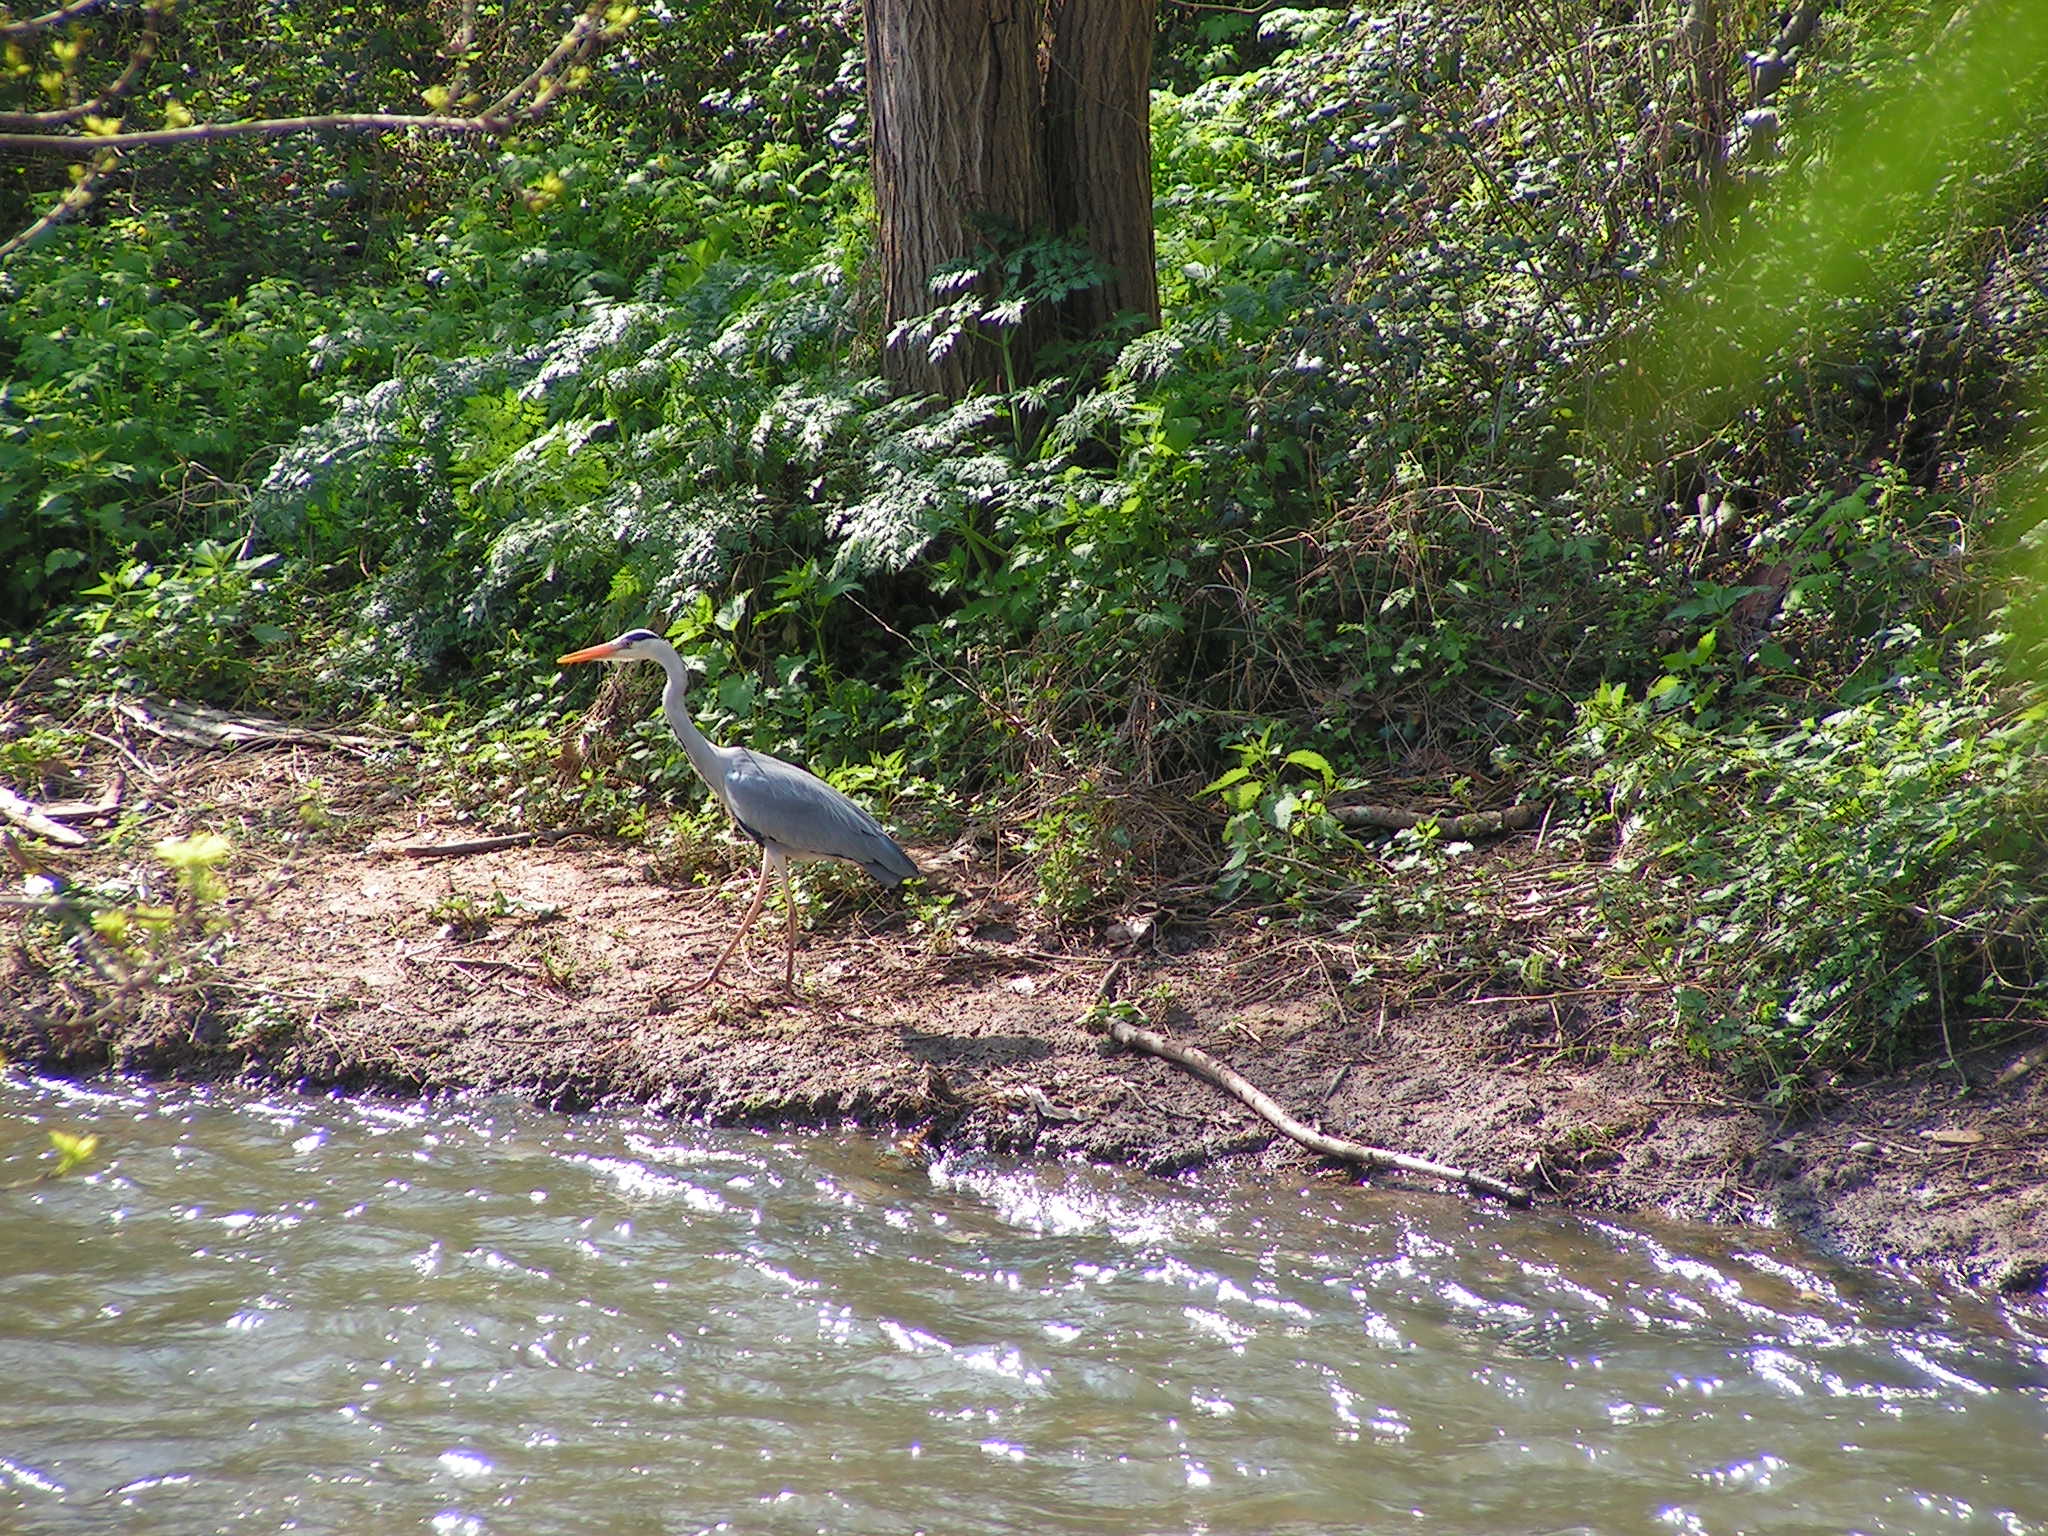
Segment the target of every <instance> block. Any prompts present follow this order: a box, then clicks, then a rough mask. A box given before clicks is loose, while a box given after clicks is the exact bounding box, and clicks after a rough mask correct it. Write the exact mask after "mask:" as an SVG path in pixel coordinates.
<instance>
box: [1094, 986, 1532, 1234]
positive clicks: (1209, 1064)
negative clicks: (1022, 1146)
mask: <svg viewBox="0 0 2048 1536" xmlns="http://www.w3.org/2000/svg"><path fill="white" fill-rule="evenodd" d="M1113 979H1114V978H1113V976H1110V977H1105V978H1103V981H1104V986H1103V995H1104V996H1108V995H1109V992H1110V990H1111V989H1110V987H1109V985H1108V983H1109V982H1110V981H1111V980H1113ZM1102 1027H1103V1028H1104V1029H1105V1030H1106V1031H1107V1033H1108V1035H1109V1038H1110V1039H1112V1040H1114V1041H1115V1042H1116V1043H1117V1044H1118V1045H1124V1046H1131V1047H1134V1048H1136V1049H1137V1050H1141V1051H1146V1052H1149V1053H1150V1054H1151V1055H1154V1056H1158V1057H1160V1058H1162V1059H1163V1060H1166V1061H1170V1062H1172V1063H1173V1064H1174V1065H1175V1066H1180V1067H1185V1068H1187V1069H1188V1071H1190V1072H1192V1073H1194V1074H1195V1075H1196V1076H1197V1077H1205V1078H1207V1079H1208V1080H1209V1081H1210V1082H1212V1083H1214V1084H1215V1085H1216V1086H1217V1087H1219V1088H1221V1089H1222V1090H1223V1091H1224V1092H1226V1093H1228V1094H1230V1095H1232V1096H1233V1097H1235V1098H1236V1099H1237V1100H1238V1101H1239V1102H1240V1103H1242V1104H1244V1105H1246V1106H1247V1107H1248V1108H1250V1109H1251V1110H1253V1111H1254V1112H1255V1113H1257V1114H1258V1115H1259V1116H1260V1117H1261V1118H1262V1119H1264V1120H1265V1121H1266V1122H1267V1123H1268V1124H1269V1125H1271V1126H1273V1127H1274V1128H1275V1129H1276V1130H1279V1131H1281V1132H1282V1133H1284V1134H1285V1135H1288V1136H1291V1137H1293V1138H1294V1140H1296V1141H1298V1142H1300V1143H1301V1144H1302V1145H1303V1146H1304V1147H1307V1148H1308V1149H1309V1150H1310V1151H1311V1152H1316V1153H1320V1154H1321V1155H1322V1156H1324V1157H1334V1158H1336V1159H1338V1160H1339V1161H1341V1162H1347V1163H1358V1164H1361V1165H1362V1166H1364V1167H1366V1168H1369V1169H1370V1168H1399V1169H1401V1170H1402V1171H1403V1172H1406V1173H1421V1174H1427V1175H1429V1176H1430V1177H1431V1178H1435V1179H1445V1180H1448V1181H1449V1182H1451V1183H1453V1184H1462V1185H1464V1186H1465V1187H1466V1188H1467V1189H1469V1190H1473V1191H1474V1192H1476V1193H1478V1194H1482V1195H1493V1196H1494V1197H1496V1198H1497V1199H1500V1200H1504V1201H1506V1202H1507V1203H1508V1204H1509V1205H1513V1206H1523V1207H1526V1206H1528V1205H1529V1204H1531V1196H1530V1194H1529V1192H1528V1191H1527V1190H1525V1189H1519V1188H1517V1187H1516V1186H1515V1185H1513V1184H1507V1183H1503V1182H1502V1181H1501V1180H1499V1179H1496V1178H1491V1177H1489V1176H1488V1175H1486V1174H1483V1173H1473V1172H1471V1171H1469V1170H1467V1169H1464V1168H1453V1167H1451V1166H1450V1165H1449V1164H1448V1163H1434V1162H1430V1161H1429V1160H1428V1159H1427V1158H1420V1157H1409V1156H1407V1155H1406V1154H1404V1153H1400V1152H1390V1151H1388V1150H1387V1149H1386V1148H1384V1147H1369V1146H1367V1145H1365V1143H1364V1142H1360V1141H1347V1140H1346V1139H1345V1138H1344V1137H1342V1136H1326V1135H1324V1134H1323V1132H1321V1131H1318V1130H1313V1129H1311V1128H1310V1127H1308V1126H1306V1125H1303V1124H1302V1123H1301V1122H1300V1121H1299V1120H1297V1119H1295V1118H1294V1116H1292V1115H1290V1114H1288V1113H1287V1111H1286V1110H1284V1109H1282V1108H1281V1107H1280V1106H1279V1105H1278V1104H1276V1103H1275V1102H1274V1101H1273V1100H1272V1099H1271V1098H1269V1097H1268V1096H1267V1095H1266V1094H1264V1093H1262V1092H1261V1091H1260V1090H1259V1089H1257V1088H1255V1087H1254V1086H1252V1084H1250V1083H1248V1082H1246V1081H1245V1079H1244V1078H1242V1077H1240V1076H1239V1075H1238V1074H1237V1073H1236V1072H1234V1071H1232V1070H1231V1069H1230V1068H1229V1067H1226V1066H1225V1065H1224V1064H1223V1063H1222V1062H1220V1061H1218V1060H1217V1059H1216V1058H1215V1057H1213V1056H1211V1055H1210V1054H1209V1053H1208V1052H1207V1051H1202V1050H1197V1049H1196V1048H1195V1047H1194V1046H1192V1045H1181V1044H1179V1043H1178V1042H1177V1041H1173V1040H1169V1039H1167V1038H1166V1037H1165V1036H1164V1035H1162V1034H1159V1033H1157V1032H1156V1031H1154V1030H1149V1029H1140V1028H1138V1027H1137V1026H1136V1025H1135V1024H1127V1023H1125V1022H1124V1021H1123V1020H1122V1019H1117V1018H1108V1019H1104V1020H1103V1023H1102Z"/></svg>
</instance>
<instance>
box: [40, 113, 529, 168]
mask: <svg viewBox="0 0 2048 1536" xmlns="http://www.w3.org/2000/svg"><path fill="white" fill-rule="evenodd" d="M522 118H523V115H522ZM522 118H513V117H435V116H431V115H427V116H413V115H409V114H406V113H400V112H334V113H329V114H328V115H326V116H324V117H258V118H250V119H249V120H247V121H246V122H239V123H194V124H192V125H191V126H190V127H188V128H151V129H148V130H146V131H143V132H139V133H102V134H72V135H66V136H63V137H51V136H50V135H48V134H39V133H0V149H12V150H19V151H22V152H25V153H27V154H31V155H53V156H57V157H60V158H63V159H68V160H83V159H85V158H87V157H88V156H91V155H96V154H98V153H100V151H102V150H108V149H114V150H124V149H154V148H158V147H160V146H162V145H166V144H199V143H204V142H205V141H207V140H209V139H237V138H247V137H249V136H250V135H251V134H255V135H258V136H267V137H270V138H282V137H284V136H285V135H288V134H294V133H389V132H392V131H395V130H397V129H400V128H421V129H425V130H427V131H429V132H432V133H457V134H468V133H504V132H506V131H507V130H509V129H512V128H516V127H517V126H518V125H519V122H520V121H521V120H522Z"/></svg>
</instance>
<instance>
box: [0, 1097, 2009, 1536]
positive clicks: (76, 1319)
mask: <svg viewBox="0 0 2048 1536" xmlns="http://www.w3.org/2000/svg"><path fill="white" fill-rule="evenodd" d="M52 1128H55V1129H62V1130H70V1131H80V1132H84V1131H90V1132H95V1133H97V1134H98V1135H99V1137H100V1155H99V1157H98V1158H97V1159H96V1161H95V1163H94V1164H93V1165H92V1166H91V1167H90V1168H89V1169H88V1170H87V1171H83V1172H78V1173H73V1174H72V1175H69V1176H67V1177H65V1178H63V1179H59V1180H55V1181H49V1182H41V1183H34V1184H29V1185H26V1186H21V1187H13V1188H9V1189H7V1190H6V1191H4V1192H0V1296H4V1298H5V1305H4V1308H0V1532H6V1533H8V1536H27V1533H44V1532H105V1531H123V1532H166V1533H172V1532H175V1533H180V1536H186V1533H195V1532H208V1531H233V1532H242V1531H300V1532H337V1533H339V1532H351V1533H354V1532H397V1531H425V1532H431V1533H438V1536H471V1533H476V1536H482V1533H512V1532H518V1533H546V1532H577V1533H610V1532H620V1533H630V1532H663V1533H670V1532H674V1533H694V1532H703V1531H732V1532H809V1531H831V1532H842V1531H843V1532H913V1531H923V1532H931V1533H935V1536H936V1533H969V1532H971V1533H989V1532H1018V1533H1027V1532H1028V1533H1064V1532H1074V1533H1116V1536H1126V1533H1132V1536H1135V1533H1146V1532H1210V1533H1224V1532H1246V1533H1304V1536H1306V1533H1318V1536H1322V1533H1333V1532H1373V1533H1379V1532H1430V1533H1443V1532H1449V1533H1462V1532H1470V1533H1481V1536H1504V1533H1536V1532H1545V1533H1555V1532H1615V1533H1624V1532H1626V1533H1635V1532H1675V1533H1689V1532H1713V1533H1728V1532H1757V1533H1779V1532H1793V1531H1833V1532H1850V1531H1854V1532H1872V1533H1875V1532H1901V1533H1908V1532H1909V1533H1915V1536H1921V1533H1928V1532H1980V1531H1981V1532H1999V1533H2048V1320H2044V1319H2043V1318H2042V1317H2041V1316H2040V1315H2039V1314H2036V1313H2028V1312H2024V1311H2018V1310H2007V1309H2005V1308H2003V1307H2002V1306H2000V1305H1999V1304H1997V1303H1992V1302H1986V1301H1982V1300H1976V1299H1971V1298H1968V1297H1965V1296H1958V1295H1956V1294H1954V1293H1949V1292H1944V1291H1941V1290H1939V1289H1935V1288H1929V1287H1924V1286H1921V1285H1919V1284H1916V1283H1914V1282H1912V1281H1909V1280H1906V1279H1903V1278H1899V1277H1893V1276H1880V1275H1873V1274H1871V1273H1869V1272H1857V1271H1847V1270H1844V1269H1841V1268H1838V1267H1835V1266H1832V1265H1829V1264H1827V1263H1825V1262H1822V1261H1819V1260H1817V1259H1815V1258H1813V1257H1812V1256H1810V1255H1808V1254H1805V1253H1803V1252H1801V1251H1800V1250H1799V1249H1797V1248H1796V1247H1794V1246H1792V1245H1790V1244H1789V1243H1786V1242H1783V1241H1780V1240H1777V1239H1775V1238H1772V1237H1770V1236H1768V1235H1758V1234H1755V1233H1727V1232H1716V1231H1706V1230H1700V1229H1693V1228H1671V1227H1659V1226H1653V1225H1641V1224H1638V1225H1624V1224H1617V1223H1607V1222H1594V1221H1587V1220H1583V1219H1573V1218H1567V1217H1562V1216H1554V1215H1541V1214H1539V1215H1534V1216H1531V1215H1527V1214H1515V1213H1508V1212H1503V1211H1500V1210H1496V1209H1489V1208H1486V1207H1484V1206H1480V1205H1476V1204H1472V1203H1469V1202H1467V1201H1465V1200H1463V1199H1460V1198H1456V1197H1451V1196H1433V1195H1428V1194H1419V1193H1413V1192H1407V1193H1386V1192H1374V1191H1371V1190H1366V1189H1360V1188H1356V1187H1352V1186H1348V1185H1346V1184H1344V1183H1343V1182H1341V1181H1335V1180H1332V1181H1327V1182H1325V1181H1307V1180H1293V1181H1286V1182H1278V1183H1275V1182H1270V1181H1268V1182H1251V1181H1243V1180H1235V1181H1232V1180H1224V1179H1221V1178H1216V1179H1213V1180H1210V1181H1207V1182H1198V1183H1194V1184H1167V1183H1161V1182H1157V1181H1152V1180H1147V1179H1143V1178H1139V1177H1136V1176H1132V1175H1124V1174H1117V1173H1110V1172H1104V1171H1101V1170H1093V1169H1085V1168H1077V1167H1064V1166H1060V1167H1050V1168H1046V1167H1032V1166H1025V1165H1014V1166H1013V1165H1006V1164H997V1163H987V1162H966V1161H959V1162H942V1163H940V1164H939V1165H938V1166H937V1167H935V1168H929V1169H927V1168H923V1167H919V1166H917V1165H915V1164H914V1163H911V1162H907V1161H905V1160H903V1159H901V1158H898V1157H896V1156H894V1155H893V1154H892V1153H891V1151H890V1150H889V1149H888V1148H887V1147H886V1146H885V1145H883V1144H880V1143H876V1142H873V1141H869V1140H866V1139H861V1138H835V1137H798V1136H779V1135H778V1136H770V1135H757V1134H751V1133H743V1132H713V1131H704V1130H699V1129H696V1128H692V1127H689V1126H684V1125H678V1124H674V1123H670V1122H664V1121H660V1120H653V1119H645V1118H629V1117H628V1118H620V1117H598V1116H590V1117H581V1118H563V1117H559V1116H554V1115H549V1114H545V1113H542V1112H539V1111H535V1110H531V1109H528V1108H525V1107H524V1106H521V1105H517V1104H512V1103H508V1102H504V1101H495V1100H492V1101H475V1102H467V1103H455V1104H449V1103H440V1104H434V1105H429V1106H421V1105H403V1104H392V1103H388V1102H374V1101H365V1100H354V1101H350V1100H328V1099H296V1098H288V1097H250V1096H244V1095H240V1094H233V1093H227V1092H218V1091H215V1092H209V1091H202V1090H195V1089H189V1088H175V1087H166V1088H152V1087H145V1086H135V1085H96V1086H86V1087H81V1086H79V1085H74V1084H62V1083H52V1082H43V1081H38V1080H33V1079H29V1078H25V1077H22V1076H20V1075H18V1074H17V1075H8V1076H6V1077H4V1078H0V1182H4V1183H10V1184H12V1183H14V1181H19V1180H23V1179H27V1178H29V1177H31V1176H32V1175H34V1174H35V1173H36V1172H37V1170H38V1168H42V1167H47V1166H48V1160H47V1158H42V1159H41V1160H40V1161H39V1155H40V1154H41V1153H42V1152H43V1151H44V1150H45V1149H46V1148H47V1147H48V1145H49V1143H48V1135H47V1133H48V1131H49V1130H50V1129H52Z"/></svg>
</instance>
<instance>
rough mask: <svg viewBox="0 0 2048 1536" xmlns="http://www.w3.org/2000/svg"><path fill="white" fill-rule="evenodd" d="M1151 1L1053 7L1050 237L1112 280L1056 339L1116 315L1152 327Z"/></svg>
mask: <svg viewBox="0 0 2048 1536" xmlns="http://www.w3.org/2000/svg"><path fill="white" fill-rule="evenodd" d="M1154 7H1155V0H1051V22H1052V37H1051V42H1050V45H1049V47H1048V49H1047V52H1046V70H1045V126H1046V163H1047V164H1048V165H1049V166H1050V167H1051V177H1050V180H1051V186H1052V204H1053V208H1052V215H1053V227H1054V228H1055V229H1057V230H1058V231H1059V232H1060V233H1062V234H1065V235H1068V236H1071V237H1073V238H1075V239H1079V240H1082V241H1085V242H1086V244H1087V246H1088V248H1089V249H1090V250H1092V251H1093V252H1094V253H1095V255H1096V258H1097V259H1098V260H1099V261H1101V262H1102V264H1103V265H1104V266H1106V267H1107V268H1108V269H1109V280H1108V281H1107V282H1105V283H1103V284H1101V285H1100V286H1098V287H1094V288H1088V289H1084V290H1083V291H1081V292H1080V293H1077V294H1075V295H1073V297H1072V298H1070V299H1069V300H1068V301H1067V304H1066V310H1065V313H1064V315H1063V316H1062V317H1061V318H1062V321H1063V325H1062V329H1063V331H1064V332H1065V333H1066V334H1067V335H1070V336H1092V335H1094V334H1095V333H1096V332H1098V331H1100V330H1103V329H1104V328H1106V327H1107V326H1108V325H1109V324H1110V322H1111V321H1113V320H1114V319H1115V318H1116V317H1117V316H1118V315H1119V314H1136V315H1139V316H1142V317H1143V319H1144V322H1145V324H1146V325H1147V326H1152V325H1157V324H1158V323H1159V269H1158V263H1157V261H1156V259H1155V254H1154V249H1153V243H1152V116H1151V107H1152V34H1153V30H1154V20H1153V19H1154V15H1155V8H1154Z"/></svg>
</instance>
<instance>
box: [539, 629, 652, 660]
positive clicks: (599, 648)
mask: <svg viewBox="0 0 2048 1536" xmlns="http://www.w3.org/2000/svg"><path fill="white" fill-rule="evenodd" d="M668 649H669V644H668V642H667V641H666V640H664V639H662V638H661V636H659V635H657V634H656V633H655V632H654V631H653V630H651V629H629V630H627V631H626V632H625V633H624V634H623V635H620V636H619V637H618V638H617V639H616V640H607V641H605V643H604V644H603V645H590V646H585V647H584V648H583V649H582V650H580V651H571V652H570V653H569V654H568V655H566V656H557V657H556V658H555V665H557V666H561V667H566V666H568V665H569V664H570V663H571V662H577V661H659V660H661V653H662V652H663V651H665V650H668Z"/></svg>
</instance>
